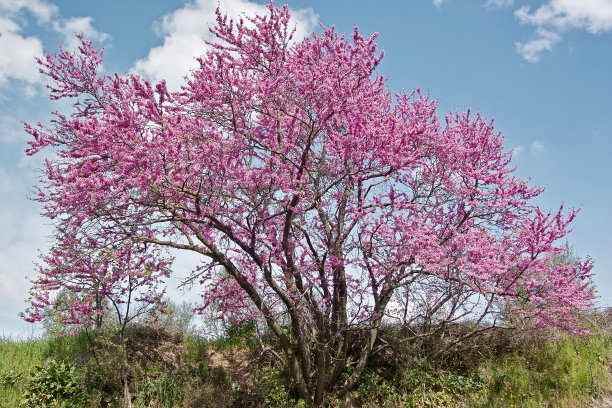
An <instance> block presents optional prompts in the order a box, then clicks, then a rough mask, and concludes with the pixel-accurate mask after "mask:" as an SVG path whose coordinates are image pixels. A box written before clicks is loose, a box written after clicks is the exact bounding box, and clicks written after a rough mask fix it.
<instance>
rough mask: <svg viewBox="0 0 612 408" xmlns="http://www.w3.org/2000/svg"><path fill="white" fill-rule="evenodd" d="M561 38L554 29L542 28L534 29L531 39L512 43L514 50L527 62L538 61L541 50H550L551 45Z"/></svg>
mask: <svg viewBox="0 0 612 408" xmlns="http://www.w3.org/2000/svg"><path fill="white" fill-rule="evenodd" d="M560 40H561V36H560V35H559V34H557V33H556V32H554V31H549V30H545V29H543V28H538V29H536V34H535V36H534V38H533V39H531V40H529V41H527V42H526V43H521V42H517V43H514V45H515V46H516V51H517V52H518V53H519V54H521V56H522V57H523V58H525V59H526V60H527V61H529V62H538V61H539V60H540V57H541V54H542V52H543V51H552V47H553V45H555V44H556V43H558V42H559V41H560Z"/></svg>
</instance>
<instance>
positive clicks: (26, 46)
mask: <svg viewBox="0 0 612 408" xmlns="http://www.w3.org/2000/svg"><path fill="white" fill-rule="evenodd" d="M20 31H21V27H19V25H18V24H17V23H15V22H14V21H13V20H11V19H8V18H5V17H0V55H2V58H0V87H2V86H5V85H7V84H8V81H9V80H10V79H18V80H22V81H26V82H28V83H36V82H39V81H40V75H39V73H38V67H37V66H36V64H35V63H34V58H35V57H41V56H42V55H43V48H42V42H41V41H40V40H39V39H38V38H36V37H24V36H22V35H21V34H20Z"/></svg>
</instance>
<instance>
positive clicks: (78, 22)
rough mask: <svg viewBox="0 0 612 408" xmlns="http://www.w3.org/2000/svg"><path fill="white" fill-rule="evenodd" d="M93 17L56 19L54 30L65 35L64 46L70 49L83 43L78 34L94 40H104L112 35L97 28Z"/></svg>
mask: <svg viewBox="0 0 612 408" xmlns="http://www.w3.org/2000/svg"><path fill="white" fill-rule="evenodd" d="M92 21H93V19H92V18H91V17H74V18H70V19H67V20H63V21H55V22H54V23H53V30H55V31H56V32H58V33H60V34H62V35H63V36H64V43H63V44H64V46H65V47H66V48H67V49H70V50H76V49H77V47H78V46H79V45H80V44H81V43H80V41H79V40H78V39H77V38H76V34H83V35H84V36H85V38H87V39H88V40H92V41H99V42H104V41H106V40H108V39H109V38H110V35H108V34H106V33H102V32H100V31H98V30H96V29H95V28H94V27H93V25H92Z"/></svg>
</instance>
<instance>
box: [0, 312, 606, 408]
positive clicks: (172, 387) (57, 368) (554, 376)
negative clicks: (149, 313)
mask: <svg viewBox="0 0 612 408" xmlns="http://www.w3.org/2000/svg"><path fill="white" fill-rule="evenodd" d="M594 316H595V315H594ZM602 316H603V317H602ZM606 316H607V318H608V319H609V314H607V315H605V316H604V315H597V316H596V317H597V319H598V320H599V323H597V324H595V323H594V327H597V334H595V335H592V336H582V337H571V336H568V335H557V337H558V338H556V339H551V336H553V335H554V334H551V333H547V334H542V335H539V336H534V335H526V334H524V333H523V334H519V333H516V332H508V331H500V332H492V333H491V334H490V335H488V336H486V337H482V338H480V339H477V340H474V341H472V342H471V343H469V344H467V345H465V346H464V347H463V348H462V349H461V350H454V351H452V352H450V351H449V352H448V353H442V354H438V355H437V356H436V357H435V358H434V357H432V354H431V353H428V347H427V345H423V344H406V343H402V342H401V330H400V329H399V328H396V327H395V328H394V327H390V328H386V329H385V331H384V332H383V333H382V334H381V338H382V341H383V342H384V343H386V344H387V345H388V347H383V348H381V351H380V352H379V353H377V354H376V355H375V356H374V358H372V361H371V362H370V366H369V368H368V372H367V375H366V377H365V380H364V382H363V384H361V385H360V386H359V387H358V388H357V389H356V390H353V391H352V392H350V393H349V394H346V393H343V392H341V391H339V390H338V391H335V392H332V393H330V395H329V396H328V399H327V405H328V406H332V407H349V406H354V407H470V408H471V407H521V408H530V407H551V408H552V407H554V408H561V407H568V408H569V407H571V408H576V407H590V406H592V407H597V406H598V405H597V404H598V402H597V399H598V398H599V399H600V402H599V404H605V402H603V400H602V398H607V395H609V393H610V390H611V389H612V386H611V384H612V383H611V381H610V372H609V371H610V366H611V362H612V334H611V332H610V330H609V328H610V325H609V323H605V319H604V317H606ZM602 321H603V322H604V323H603V324H602V323H601V322H602ZM429 347H431V344H430V345H429ZM123 351H125V352H126V354H125V355H126V356H127V358H128V360H129V365H128V367H129V370H128V371H129V372H128V373H127V375H126V376H123V375H121V374H122V372H124V368H123V367H124V366H123V365H122V361H121V358H120V357H119V356H121V355H123ZM275 353H276V352H275V351H274V344H273V342H272V341H270V340H267V339H266V338H259V337H258V336H257V335H256V332H255V326H254V325H253V324H249V323H246V324H243V325H240V326H231V327H229V328H228V330H227V331H226V334H225V336H222V337H220V338H218V339H216V340H213V341H207V340H204V339H203V338H201V337H199V336H198V335H196V334H194V333H189V332H188V333H184V332H179V331H177V330H176V329H173V328H172V327H170V328H168V327H166V328H164V327H159V326H158V327H155V326H147V325H135V326H133V327H131V328H130V329H129V331H128V336H127V343H126V345H125V349H123V348H122V347H120V346H117V345H116V344H115V343H114V342H113V333H112V331H108V330H107V331H105V332H103V333H97V334H96V335H95V336H94V335H92V334H91V333H89V334H88V333H79V334H78V335H75V336H71V337H58V338H52V337H49V338H42V339H32V340H11V339H3V340H0V407H2V408H11V407H45V406H49V407H92V408H95V407H119V406H122V405H124V401H125V392H126V389H125V386H126V384H127V391H129V395H130V398H129V399H130V400H131V402H132V406H133V407H139V408H141V407H160V408H162V407H163V408H170V407H186V408H187V407H193V408H196V407H198V408H200V407H230V406H234V407H295V406H305V404H304V402H303V401H298V400H295V399H293V396H292V395H291V394H290V393H288V392H287V391H286V387H285V386H286V385H287V382H288V381H289V376H288V375H286V374H285V373H284V372H283V368H282V365H281V364H279V363H278V361H277V358H276V357H275ZM122 370H123V371H122ZM350 370H351V367H350V366H347V368H346V375H348V374H349V373H350ZM124 378H127V383H126V384H124V383H123V382H122V379H124ZM599 406H602V407H603V406H605V405H599Z"/></svg>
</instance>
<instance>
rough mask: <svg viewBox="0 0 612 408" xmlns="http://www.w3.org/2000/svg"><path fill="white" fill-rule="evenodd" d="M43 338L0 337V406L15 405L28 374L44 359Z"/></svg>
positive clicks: (18, 400) (17, 403)
mask: <svg viewBox="0 0 612 408" xmlns="http://www.w3.org/2000/svg"><path fill="white" fill-rule="evenodd" d="M44 342H45V341H44V340H17V341H15V340H11V339H5V338H3V339H0V407H17V406H19V402H20V400H21V393H22V392H23V386H24V384H25V381H26V379H27V376H28V374H29V373H30V372H31V371H32V370H33V369H34V367H35V366H37V365H41V364H43V363H44V361H45V358H46V356H45V347H44Z"/></svg>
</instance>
